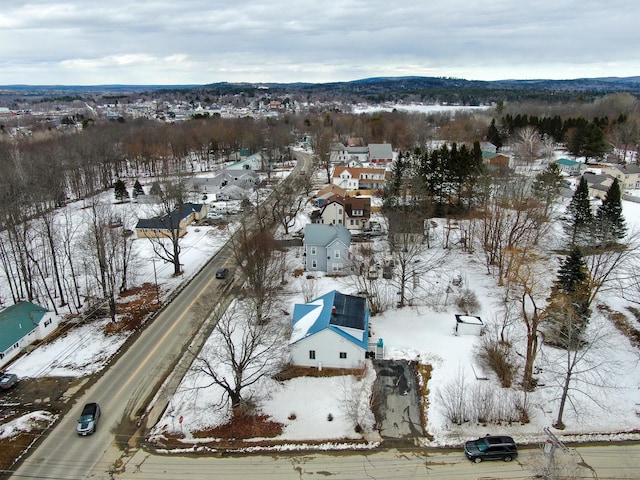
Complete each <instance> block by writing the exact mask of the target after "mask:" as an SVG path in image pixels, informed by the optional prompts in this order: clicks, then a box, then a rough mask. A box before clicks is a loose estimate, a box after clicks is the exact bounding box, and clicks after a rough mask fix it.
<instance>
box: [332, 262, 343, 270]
mask: <svg viewBox="0 0 640 480" xmlns="http://www.w3.org/2000/svg"><path fill="white" fill-rule="evenodd" d="M331 269H332V271H333V272H341V271H342V264H341V263H333V264H331Z"/></svg>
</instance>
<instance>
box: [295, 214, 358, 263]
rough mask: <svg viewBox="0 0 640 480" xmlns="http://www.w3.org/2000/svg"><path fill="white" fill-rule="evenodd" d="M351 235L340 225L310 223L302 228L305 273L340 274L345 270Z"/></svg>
mask: <svg viewBox="0 0 640 480" xmlns="http://www.w3.org/2000/svg"><path fill="white" fill-rule="evenodd" d="M350 244H351V233H349V230H347V229H346V228H344V227H343V226H341V225H323V224H317V223H310V224H308V225H306V226H305V227H304V242H303V245H304V255H305V264H306V265H305V266H306V270H307V271H322V272H327V273H340V272H342V271H344V270H345V269H346V268H347V262H348V261H349V245H350Z"/></svg>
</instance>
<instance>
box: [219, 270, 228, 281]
mask: <svg viewBox="0 0 640 480" xmlns="http://www.w3.org/2000/svg"><path fill="white" fill-rule="evenodd" d="M228 276H229V269H228V268H219V269H218V270H216V278H220V279H222V280H224V279H225V278H227V277H228Z"/></svg>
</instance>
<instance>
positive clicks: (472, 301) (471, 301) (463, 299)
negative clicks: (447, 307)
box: [456, 288, 480, 315]
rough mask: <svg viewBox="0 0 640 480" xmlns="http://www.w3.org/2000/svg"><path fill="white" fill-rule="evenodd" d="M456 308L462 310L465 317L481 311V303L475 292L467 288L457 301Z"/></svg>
mask: <svg viewBox="0 0 640 480" xmlns="http://www.w3.org/2000/svg"><path fill="white" fill-rule="evenodd" d="M456 306H457V307H458V308H459V309H460V310H462V311H463V312H464V313H465V315H472V314H474V313H475V312H477V311H478V310H479V309H480V302H479V301H478V297H477V296H476V294H475V292H474V291H473V290H469V289H468V288H465V289H464V290H462V291H461V292H460V295H459V296H458V298H457V299H456Z"/></svg>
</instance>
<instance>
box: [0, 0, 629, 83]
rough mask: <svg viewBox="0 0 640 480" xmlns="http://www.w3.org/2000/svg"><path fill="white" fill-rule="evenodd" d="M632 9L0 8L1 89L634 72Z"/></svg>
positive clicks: (161, 2)
mask: <svg viewBox="0 0 640 480" xmlns="http://www.w3.org/2000/svg"><path fill="white" fill-rule="evenodd" d="M639 32H640V6H638V3H637V0H606V1H605V0H538V1H535V2H527V1H522V0H490V1H484V2H482V1H478V0H428V1H427V0H422V1H421V0H391V1H389V0H385V1H382V0H333V1H330V2H329V1H325V0H224V1H221V0H138V1H124V0H103V1H92V0H67V1H53V0H34V1H21V0H3V1H2V8H1V9H0V84H3V85H6V84H38V85H46V84H65V85H100V84H114V83H119V84H147V85H148V84H162V85H167V84H206V83H214V82H222V81H229V82H242V81H246V82H286V83H288V82H332V81H348V80H357V79H361V78H368V77H377V76H394V77H395V76H407V75H417V76H439V77H440V76H442V77H458V78H465V79H469V80H497V79H512V78H517V79H537V78H549V79H570V78H581V77H604V76H618V77H626V76H636V75H640V33H639Z"/></svg>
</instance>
